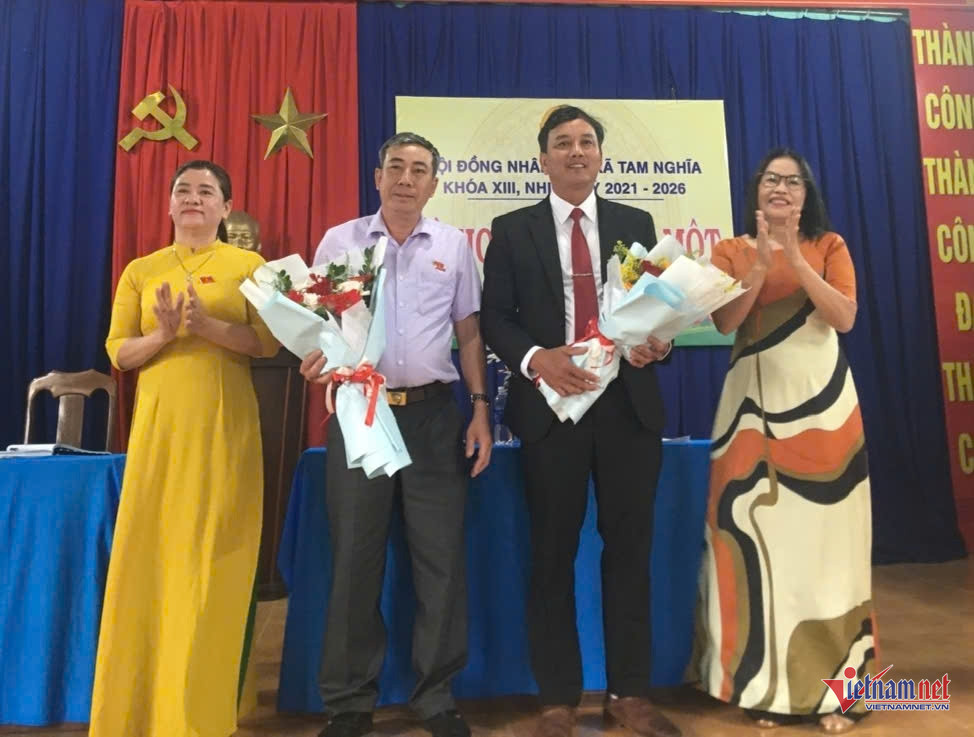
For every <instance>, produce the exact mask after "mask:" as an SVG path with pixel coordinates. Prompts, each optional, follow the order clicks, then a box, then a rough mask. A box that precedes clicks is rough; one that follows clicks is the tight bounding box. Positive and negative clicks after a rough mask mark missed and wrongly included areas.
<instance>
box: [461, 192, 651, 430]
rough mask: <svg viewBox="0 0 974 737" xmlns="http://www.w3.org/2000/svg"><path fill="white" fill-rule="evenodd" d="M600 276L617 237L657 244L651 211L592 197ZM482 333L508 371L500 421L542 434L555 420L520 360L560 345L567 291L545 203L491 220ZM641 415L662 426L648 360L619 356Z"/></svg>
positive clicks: (645, 420)
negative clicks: (640, 363) (638, 362)
mask: <svg viewBox="0 0 974 737" xmlns="http://www.w3.org/2000/svg"><path fill="white" fill-rule="evenodd" d="M596 201H597V208H598V221H599V247H600V250H601V255H602V258H601V262H602V264H601V266H602V282H603V283H605V267H606V262H607V261H608V260H609V258H610V257H611V256H612V250H613V248H614V247H615V243H616V241H622V242H623V243H625V244H626V245H629V244H631V243H632V242H633V241H639V242H640V243H642V244H643V245H644V246H646V247H647V248H649V247H651V246H653V245H654V244H655V243H656V231H655V228H654V227H653V218H652V217H651V216H650V215H649V213H647V212H645V211H643V210H637V209H636V208H634V207H629V206H628V205H622V204H619V203H617V202H611V201H610V200H605V199H602V198H601V197H598V198H596ZM480 324H481V330H482V332H483V335H484V340H485V341H486V343H487V344H488V345H489V346H490V347H491V349H492V350H493V351H494V352H495V353H496V354H497V355H498V356H499V357H500V358H501V360H503V361H504V362H505V363H506V364H507V366H508V367H509V368H510V370H511V386H510V394H509V396H508V401H507V407H506V410H505V422H506V423H507V424H508V425H509V426H510V428H511V429H512V430H513V431H514V433H515V434H517V435H518V436H519V437H520V438H521V439H522V440H525V441H529V442H530V441H534V440H539V439H541V438H542V437H544V436H545V435H546V434H547V432H548V429H549V428H550V427H551V423H552V422H555V421H557V417H556V416H555V413H554V412H553V411H552V410H551V408H550V407H549V406H548V403H547V402H546V401H545V399H544V397H543V396H542V394H541V392H540V391H538V389H537V388H536V387H535V386H534V385H533V383H532V382H531V381H529V380H528V379H526V378H525V377H524V375H523V374H522V373H521V360H522V359H523V358H524V354H525V353H527V352H528V350H530V349H531V348H532V347H533V346H536V345H538V346H541V347H542V348H556V347H557V346H561V345H564V344H565V292H564V286H563V284H562V276H561V261H560V260H559V257H558V241H557V239H556V236H555V223H554V218H553V216H552V212H551V204H550V203H549V201H548V200H547V199H545V200H542V201H541V202H539V203H538V204H536V205H531V206H530V207H524V208H521V209H520V210H515V211H514V212H510V213H507V214H506V215H501V216H500V217H498V218H495V219H494V223H493V225H492V226H491V241H490V245H489V246H488V248H487V255H486V257H485V259H484V292H483V299H482V304H481V311H480ZM618 380H620V381H622V383H623V385H624V386H625V388H626V390H627V392H628V394H629V398H630V400H631V401H632V406H633V408H634V410H635V412H636V415H637V416H638V417H639V420H640V422H641V423H642V424H643V425H644V426H645V427H646V428H647V429H650V430H654V431H656V432H660V433H661V432H662V430H663V401H662V397H661V396H660V391H659V383H658V382H657V380H656V373H655V371H654V370H653V364H649V365H648V366H645V367H643V368H641V369H637V368H634V367H633V366H632V365H630V364H629V363H628V362H627V361H625V360H623V361H622V366H621V367H620V371H619V379H618Z"/></svg>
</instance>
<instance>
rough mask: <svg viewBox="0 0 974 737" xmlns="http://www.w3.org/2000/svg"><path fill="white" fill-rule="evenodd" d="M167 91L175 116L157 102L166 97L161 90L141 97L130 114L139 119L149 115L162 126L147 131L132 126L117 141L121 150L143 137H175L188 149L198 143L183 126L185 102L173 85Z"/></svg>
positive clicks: (156, 138)
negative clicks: (174, 105)
mask: <svg viewBox="0 0 974 737" xmlns="http://www.w3.org/2000/svg"><path fill="white" fill-rule="evenodd" d="M169 91H170V92H171V93H172V96H173V99H174V100H175V101H176V117H175V118H171V117H169V114H168V113H167V112H166V111H165V110H162V109H161V108H160V107H159V103H161V102H162V101H163V100H165V99H166V96H165V95H164V94H162V92H159V91H156V92H153V93H152V94H151V95H146V96H145V97H144V98H142V102H140V103H139V104H138V105H136V106H135V107H134V108H132V114H133V115H134V116H135V117H136V118H138V119H139V120H145V119H146V117H147V116H149V115H151V116H152V117H153V118H155V119H156V120H157V121H159V125H160V126H162V127H161V128H159V130H154V131H147V130H146V129H145V128H133V129H132V130H131V131H129V134H128V135H127V136H125V138H123V139H122V140H121V141H119V142H118V145H119V146H121V147H122V150H124V151H128V150H130V149H131V148H132V146H134V145H135V144H136V143H138V142H139V141H141V140H142V139H143V138H147V139H149V140H150V141H165V140H168V139H170V138H175V139H176V140H177V141H179V142H180V143H181V144H183V146H185V147H186V148H187V149H189V150H190V151H192V150H193V148H194V147H195V146H196V144H198V143H199V141H197V140H196V139H195V138H193V136H192V135H190V133H189V131H187V130H186V129H185V128H184V127H183V126H184V125H185V124H186V103H185V102H184V101H183V98H182V97H180V95H179V92H177V91H176V88H175V87H173V86H172V85H169Z"/></svg>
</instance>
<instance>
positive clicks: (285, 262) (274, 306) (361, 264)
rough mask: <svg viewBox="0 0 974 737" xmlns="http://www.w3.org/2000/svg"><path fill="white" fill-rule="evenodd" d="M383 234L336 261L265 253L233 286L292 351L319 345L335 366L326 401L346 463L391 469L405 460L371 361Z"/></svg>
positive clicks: (375, 348) (381, 342) (381, 310)
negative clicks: (314, 262)
mask: <svg viewBox="0 0 974 737" xmlns="http://www.w3.org/2000/svg"><path fill="white" fill-rule="evenodd" d="M386 243H387V239H386V238H385V237H382V238H380V239H379V241H378V243H376V244H375V245H374V246H370V247H368V248H365V249H361V250H356V251H350V252H348V253H346V254H345V260H344V262H342V263H330V264H323V265H319V266H315V267H312V268H308V267H307V266H306V265H305V263H304V261H303V260H302V259H301V257H300V256H297V255H291V256H287V257H285V258H282V259H278V260H276V261H269V262H267V263H266V264H264V265H263V266H261V267H260V268H259V269H257V271H255V272H254V275H253V279H252V280H251V279H248V280H245V281H244V282H243V283H242V284H241V285H240V291H241V292H242V293H243V295H244V296H245V297H246V298H247V299H248V300H249V301H250V303H251V304H252V305H254V307H255V308H256V309H257V312H258V313H259V314H260V316H261V318H262V319H263V320H264V322H265V324H266V325H267V327H268V328H269V329H270V331H271V333H272V334H273V335H274V337H275V338H277V339H278V340H279V341H280V342H281V344H282V345H283V346H284V347H285V348H287V349H288V350H289V351H291V353H293V354H294V355H296V356H297V357H298V358H304V357H305V356H307V355H308V354H309V353H312V352H313V351H316V350H320V351H321V352H322V353H323V354H324V356H325V359H326V362H325V367H324V369H323V370H324V371H331V370H334V371H335V374H334V377H333V379H332V381H331V383H329V384H328V386H327V387H326V404H327V406H328V409H329V411H330V412H334V413H335V414H336V415H337V416H338V423H339V424H340V425H341V428H342V435H343V436H344V438H345V451H346V460H347V462H348V467H349V468H361V469H362V470H363V471H365V473H366V475H367V476H368V477H369V478H374V477H375V476H377V475H379V474H383V473H384V474H387V475H389V476H391V475H392V474H394V473H395V472H396V471H398V470H399V469H401V468H404V467H405V466H408V465H409V464H410V463H411V462H412V460H411V459H410V457H409V453H408V452H407V451H406V444H405V442H403V439H402V434H401V433H400V432H399V427H398V425H397V424H396V419H395V417H394V416H393V414H392V410H391V409H389V402H388V400H387V398H386V388H385V377H383V376H382V374H380V373H378V372H376V370H375V366H376V364H377V363H378V362H379V358H380V357H381V356H382V351H383V350H385V344H386V332H385V300H384V299H383V296H382V295H383V289H382V288H383V285H384V284H385V277H386V272H385V270H384V269H383V268H382V260H383V257H384V255H385V248H386Z"/></svg>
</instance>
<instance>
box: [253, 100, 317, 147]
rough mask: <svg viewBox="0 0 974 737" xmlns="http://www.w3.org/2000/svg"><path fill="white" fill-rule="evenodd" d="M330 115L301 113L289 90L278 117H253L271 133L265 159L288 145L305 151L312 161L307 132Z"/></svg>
mask: <svg viewBox="0 0 974 737" xmlns="http://www.w3.org/2000/svg"><path fill="white" fill-rule="evenodd" d="M327 114H328V113H300V112H298V106H297V105H295V104H294V95H292V94H291V88H290V87H288V88H287V92H285V93H284V101H283V102H282V103H281V109H280V110H278V111H277V115H254V114H252V115H251V116H250V117H252V118H253V119H254V120H256V121H257V122H258V123H260V124H261V125H262V126H264V127H265V128H269V129H270V131H271V140H270V141H268V143H267V152H266V153H265V154H264V159H267V158H269V157H270V155H271V154H273V153H274V152H275V151H279V150H280V149H282V148H284V147H285V146H286V145H287V144H289V143H290V144H291V145H292V146H295V147H296V148H299V149H301V150H302V151H304V152H305V153H306V154H308V156H310V157H311V158H312V159H313V158H314V157H315V155H314V154H313V153H311V144H310V143H308V134H307V132H306V131H307V130H308V128H310V127H311V126H313V125H314V124H315V123H317V122H318V121H319V120H321V119H322V118H323V117H325V116H326V115H327Z"/></svg>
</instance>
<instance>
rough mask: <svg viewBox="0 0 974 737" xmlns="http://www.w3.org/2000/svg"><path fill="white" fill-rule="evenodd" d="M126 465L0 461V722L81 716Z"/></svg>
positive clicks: (70, 459)
mask: <svg viewBox="0 0 974 737" xmlns="http://www.w3.org/2000/svg"><path fill="white" fill-rule="evenodd" d="M124 465H125V456H122V455H113V456H54V457H45V458H5V459H3V460H0V724H25V725H44V724H56V723H58V722H87V721H88V716H89V713H90V711H91V687H92V680H93V678H94V671H95V651H96V649H97V645H98V626H99V622H100V620H101V606H102V598H103V596H104V593H105V576H106V574H107V572H108V557H109V552H110V550H111V545H112V534H113V533H114V531H115V515H116V512H117V511H118V500H119V495H120V493H121V489H122V470H123V468H124Z"/></svg>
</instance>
